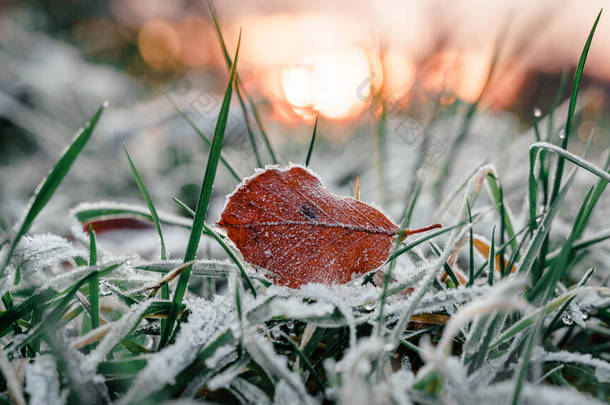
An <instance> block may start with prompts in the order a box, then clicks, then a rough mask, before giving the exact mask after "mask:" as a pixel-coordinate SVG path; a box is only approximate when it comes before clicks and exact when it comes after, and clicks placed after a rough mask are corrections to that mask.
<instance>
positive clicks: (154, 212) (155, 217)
mask: <svg viewBox="0 0 610 405" xmlns="http://www.w3.org/2000/svg"><path fill="white" fill-rule="evenodd" d="M123 149H124V150H125V155H126V156H127V160H129V167H131V173H132V174H133V178H134V179H135V181H136V184H137V185H138V188H139V189H140V193H141V194H142V198H144V202H145V203H146V206H147V207H148V210H149V211H150V216H151V218H152V220H153V223H154V224H155V228H156V229H157V233H158V234H159V241H160V244H161V260H166V259H167V253H166V250H165V241H164V240H163V232H162V231H161V223H160V222H159V215H158V214H157V210H156V208H155V205H154V204H153V202H152V199H151V198H150V194H148V190H147V189H146V186H145V185H144V181H143V180H142V177H141V176H140V173H138V169H137V168H136V165H135V164H134V163H133V160H132V159H131V156H130V155H129V152H128V151H127V146H125V144H123Z"/></svg>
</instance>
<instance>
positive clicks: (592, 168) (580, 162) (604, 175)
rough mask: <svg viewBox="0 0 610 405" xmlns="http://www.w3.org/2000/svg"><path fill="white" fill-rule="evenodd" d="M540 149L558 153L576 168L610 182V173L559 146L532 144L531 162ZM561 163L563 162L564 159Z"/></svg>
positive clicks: (545, 143)
mask: <svg viewBox="0 0 610 405" xmlns="http://www.w3.org/2000/svg"><path fill="white" fill-rule="evenodd" d="M540 149H545V150H548V151H551V152H553V153H556V154H558V155H560V156H561V157H562V158H564V159H567V160H569V161H570V162H572V163H574V164H575V165H576V166H579V167H582V168H583V169H585V170H587V171H589V172H591V173H593V174H594V175H596V176H598V177H599V178H601V179H603V180H605V181H608V182H610V173H608V171H606V170H604V169H602V168H600V167H598V166H596V165H594V164H593V163H591V162H589V161H587V160H585V159H583V158H581V157H580V156H577V155H575V154H573V153H571V152H568V151H567V150H565V149H564V148H561V147H559V146H557V145H553V144H551V143H547V142H536V143H534V144H532V145H531V146H530V161H531V160H532V158H534V157H535V154H536V153H537V152H538V150H540ZM561 161H563V159H562V160H561Z"/></svg>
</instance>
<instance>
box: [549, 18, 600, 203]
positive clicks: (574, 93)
mask: <svg viewBox="0 0 610 405" xmlns="http://www.w3.org/2000/svg"><path fill="white" fill-rule="evenodd" d="M601 15H602V10H600V11H599V13H598V14H597V18H596V19H595V22H594V23H593V27H592V28H591V31H590V32H589V37H588V38H587V41H586V42H585V46H584V48H583V50H582V53H581V54H580V60H579V61H578V66H577V67H576V72H575V73H574V82H573V85H572V94H571V96H570V106H569V108H568V118H567V120H566V126H565V134H564V136H563V138H562V139H561V148H560V149H563V150H565V149H567V146H568V140H569V138H570V134H571V132H572V121H573V120H574V111H575V109H576V101H577V99H578V88H579V87H580V80H581V78H582V72H583V70H584V68H585V62H586V60H587V55H588V54H589V48H590V47H591V42H592V41H593V35H594V34H595V29H596V28H597V23H598V22H599V18H600V17H601ZM563 157H567V156H565V155H563V154H561V156H560V157H559V160H558V161H557V167H556V169H555V182H554V183H553V191H552V193H551V202H552V201H554V200H555V198H556V197H557V195H558V193H559V188H560V187H561V178H562V176H563V167H564V165H565V161H564V159H563Z"/></svg>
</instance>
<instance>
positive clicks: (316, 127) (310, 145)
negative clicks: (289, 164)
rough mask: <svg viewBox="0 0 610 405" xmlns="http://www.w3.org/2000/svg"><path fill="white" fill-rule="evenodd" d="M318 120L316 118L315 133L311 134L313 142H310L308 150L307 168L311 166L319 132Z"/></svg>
mask: <svg viewBox="0 0 610 405" xmlns="http://www.w3.org/2000/svg"><path fill="white" fill-rule="evenodd" d="M318 118H320V117H319V116H316V122H315V123H314V124H313V133H312V134H311V141H310V142H309V149H308V150H307V157H306V158H305V166H309V162H310V161H311V154H312V153H313V145H314V143H315V142H316V133H317V132H318Z"/></svg>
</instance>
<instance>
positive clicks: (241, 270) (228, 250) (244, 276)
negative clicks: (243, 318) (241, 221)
mask: <svg viewBox="0 0 610 405" xmlns="http://www.w3.org/2000/svg"><path fill="white" fill-rule="evenodd" d="M172 200H174V202H176V204H178V205H179V206H180V207H181V208H182V209H184V210H185V211H186V212H188V213H189V214H192V215H194V214H195V212H193V210H192V209H190V208H189V207H188V206H187V205H186V204H185V203H183V202H182V201H180V200H179V199H177V198H176V197H172ZM203 230H204V232H205V233H206V234H207V235H209V236H211V237H212V238H214V240H215V241H216V242H218V244H219V245H220V246H221V247H222V248H223V250H224V251H225V252H226V253H227V255H228V256H229V258H230V259H231V260H232V261H233V263H235V265H236V266H237V268H238V269H239V273H240V274H241V278H242V279H243V280H244V281H245V282H246V285H247V286H248V288H249V289H250V291H252V295H254V296H255V297H256V295H257V294H256V288H254V284H252V280H250V277H249V276H248V273H246V269H245V268H244V265H243V264H242V262H241V260H239V259H238V258H237V256H235V254H234V253H233V250H231V248H230V247H229V245H227V244H226V243H225V242H224V241H223V240H222V237H221V236H220V235H219V234H218V233H217V232H214V230H213V229H211V228H210V227H208V226H207V225H206V224H205V223H204V224H203Z"/></svg>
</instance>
